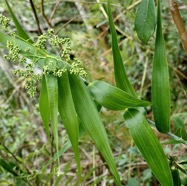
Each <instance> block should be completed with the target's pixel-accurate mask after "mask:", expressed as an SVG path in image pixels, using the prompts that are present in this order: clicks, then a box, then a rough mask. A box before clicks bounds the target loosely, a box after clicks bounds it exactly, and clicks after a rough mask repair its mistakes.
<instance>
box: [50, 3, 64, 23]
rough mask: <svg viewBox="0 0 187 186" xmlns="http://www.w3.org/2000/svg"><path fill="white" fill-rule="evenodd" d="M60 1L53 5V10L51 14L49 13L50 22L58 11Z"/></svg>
mask: <svg viewBox="0 0 187 186" xmlns="http://www.w3.org/2000/svg"><path fill="white" fill-rule="evenodd" d="M61 2H62V1H61V0H58V1H57V3H56V4H55V6H54V8H53V10H52V13H51V16H50V21H51V20H52V19H53V17H54V15H55V13H56V11H57V9H58V6H59V5H60V3H61Z"/></svg>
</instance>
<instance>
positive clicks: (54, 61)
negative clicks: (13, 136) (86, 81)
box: [0, 15, 87, 97]
mask: <svg viewBox="0 0 187 186" xmlns="http://www.w3.org/2000/svg"><path fill="white" fill-rule="evenodd" d="M8 22H9V19H8V18H6V17H5V16H3V15H0V24H2V25H3V27H4V28H7V26H8ZM12 33H13V32H12ZM9 34H10V32H9ZM13 35H14V36H15V34H13ZM47 44H50V45H51V46H52V47H54V49H55V50H56V48H57V47H58V49H59V51H60V52H59V55H60V57H61V59H60V58H59V57H57V58H56V57H55V56H54V55H50V54H48V53H47V55H46V56H47V57H46V60H47V59H48V61H47V64H46V65H44V66H43V69H42V71H43V72H42V74H44V75H46V74H52V75H54V76H56V77H61V76H62V74H63V73H64V72H66V71H67V69H69V71H70V73H71V74H76V75H80V76H83V77H85V76H86V75H87V73H86V72H85V70H84V68H83V67H82V62H81V61H80V60H78V59H77V58H74V59H71V58H70V52H71V41H70V39H69V38H60V37H59V36H58V35H55V34H54V30H53V29H49V30H48V31H47V33H45V34H42V35H40V36H39V37H38V39H37V42H36V43H35V44H34V47H35V48H36V50H37V49H42V51H43V52H45V49H47ZM7 49H8V54H6V55H5V56H4V57H5V59H7V60H12V61H13V62H19V63H20V64H21V65H22V66H23V69H16V70H14V72H13V73H14V74H16V75H18V76H21V77H24V78H25V79H26V84H25V88H26V89H27V92H28V94H29V95H30V96H31V97H33V96H34V95H35V93H36V88H37V86H36V85H37V84H38V81H40V80H41V76H42V74H36V72H35V71H34V68H35V65H36V63H37V62H36V60H32V61H29V60H27V58H26V57H25V56H27V55H24V54H28V53H30V52H29V51H30V48H25V50H20V49H19V47H18V46H17V45H16V44H15V43H14V42H12V41H7ZM43 49H44V50H43ZM23 53H24V54H23ZM22 54H23V55H22ZM33 56H35V54H34V53H33ZM41 58H42V59H44V56H42V57H41ZM37 59H40V56H37ZM61 61H64V62H66V65H65V66H64V67H61V66H62V65H61V64H59V65H58V63H60V62H61ZM67 66H70V68H69V67H68V68H67Z"/></svg>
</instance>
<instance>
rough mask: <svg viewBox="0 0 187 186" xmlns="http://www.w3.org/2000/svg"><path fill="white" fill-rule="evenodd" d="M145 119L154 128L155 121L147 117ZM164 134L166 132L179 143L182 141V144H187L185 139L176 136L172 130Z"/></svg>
mask: <svg viewBox="0 0 187 186" xmlns="http://www.w3.org/2000/svg"><path fill="white" fill-rule="evenodd" d="M147 121H148V122H149V123H150V124H151V126H153V127H154V128H156V126H155V123H154V122H153V121H151V120H149V119H147ZM165 134H167V135H168V136H169V137H170V138H172V139H174V140H175V141H178V142H179V143H183V144H184V145H186V146H187V141H186V140H184V139H182V138H180V137H178V136H176V135H175V134H173V133H172V132H166V133H165Z"/></svg>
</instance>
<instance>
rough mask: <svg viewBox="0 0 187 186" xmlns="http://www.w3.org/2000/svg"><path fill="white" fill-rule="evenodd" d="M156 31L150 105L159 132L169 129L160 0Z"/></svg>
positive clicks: (167, 80) (166, 74)
mask: <svg viewBox="0 0 187 186" xmlns="http://www.w3.org/2000/svg"><path fill="white" fill-rule="evenodd" d="M157 15H158V18H157V31H156V42H155V52H154V63H153V73H152V105H153V114H154V119H155V125H156V127H157V129H158V130H159V131H160V132H169V130H170V89H169V72H168V64H167V59H166V49H165V42H164V37H163V34H162V20H161V9H160V0H158V14H157Z"/></svg>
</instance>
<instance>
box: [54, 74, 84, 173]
mask: <svg viewBox="0 0 187 186" xmlns="http://www.w3.org/2000/svg"><path fill="white" fill-rule="evenodd" d="M58 91H59V104H58V108H59V113H60V116H61V119H62V121H63V124H64V126H65V128H66V131H67V133H68V136H69V138H70V141H71V144H72V147H73V151H74V154H75V159H76V162H77V166H78V172H79V176H81V166H80V155H79V149H78V145H79V143H78V137H79V121H78V118H77V113H76V111H75V107H74V103H73V98H72V94H71V90H70V85H69V79H68V73H67V72H64V73H63V74H62V76H61V77H59V78H58Z"/></svg>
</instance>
